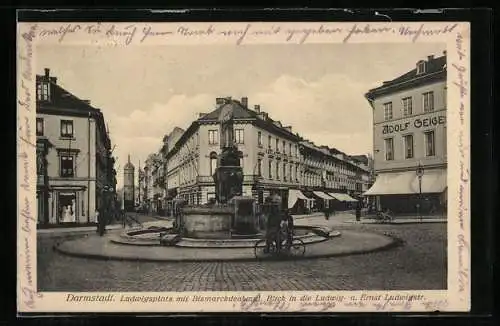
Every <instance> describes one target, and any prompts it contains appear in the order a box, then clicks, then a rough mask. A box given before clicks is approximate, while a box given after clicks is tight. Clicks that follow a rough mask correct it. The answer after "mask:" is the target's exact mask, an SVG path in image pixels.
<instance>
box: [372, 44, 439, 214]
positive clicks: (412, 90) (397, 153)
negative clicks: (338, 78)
mask: <svg viewBox="0 0 500 326" xmlns="http://www.w3.org/2000/svg"><path fill="white" fill-rule="evenodd" d="M446 80H447V78H446V52H444V53H443V56H440V57H437V58H435V57H434V56H433V55H430V56H428V57H427V59H426V60H420V61H418V62H417V63H416V66H415V68H414V69H412V70H410V71H409V72H407V73H405V74H403V75H401V76H399V77H397V78H395V79H393V80H390V81H386V82H384V83H383V84H382V85H381V86H380V87H377V88H374V89H371V90H370V91H369V92H368V93H367V94H366V98H367V100H368V102H369V103H370V105H371V107H372V109H373V150H374V172H375V176H376V179H375V183H374V185H373V186H372V187H371V188H370V189H369V190H368V191H367V192H365V195H366V196H374V197H375V198H376V200H375V202H376V205H377V209H379V210H380V209H386V208H388V209H390V210H391V211H393V212H394V213H415V212H418V211H420V212H421V213H424V214H432V213H444V212H446V206H447V192H446V189H447V180H446V178H447V145H446V141H447V136H446V133H447V129H446V112H447V111H446V109H447V108H446ZM419 167H421V169H420V170H421V171H422V173H423V174H421V178H420V181H421V182H420V181H419V177H418V175H417V170H418V169H419Z"/></svg>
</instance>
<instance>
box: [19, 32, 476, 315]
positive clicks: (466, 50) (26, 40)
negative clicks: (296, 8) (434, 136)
mask: <svg viewBox="0 0 500 326" xmlns="http://www.w3.org/2000/svg"><path fill="white" fill-rule="evenodd" d="M113 26H114V27H113ZM112 28H114V30H112ZM110 30H111V32H110ZM192 31H200V32H199V33H195V34H193V33H191V32H192ZM203 31H204V33H203ZM210 31H213V32H210ZM220 31H225V33H219V32H220ZM17 40H18V44H17V71H18V82H17V89H18V94H17V98H18V110H17V124H18V128H17V145H18V149H17V160H18V172H17V186H18V231H17V239H18V262H17V266H18V275H17V290H18V291H17V293H18V296H17V300H18V311H19V312H26V313H28V312H34V313H36V312H242V311H248V312H300V311H302V312H320V311H321V312H367V311H394V312H396V311H397V312H405V311H407V312H424V311H427V312H429V311H453V312H459V311H468V310H470V304H471V303H470V273H471V266H470V247H471V244H470V172H469V171H470V131H469V130H470V112H469V111H470V91H469V89H470V88H469V86H470V82H469V81H470V24H469V23H466V22H411V23H410V22H390V23H372V22H357V23H278V22H276V23H245V22H241V23H19V24H18V38H17ZM404 42H442V43H446V45H447V57H448V59H447V65H448V66H447V71H448V90H447V92H448V94H447V96H448V99H447V106H448V108H447V115H448V117H447V121H448V128H447V132H448V135H447V141H448V154H447V155H448V161H449V162H453V163H452V164H449V165H448V202H449V205H448V289H447V290H443V291H422V290H412V291H290V292H281V291H280V292H278V291H273V292H196V293H195V292H171V293H168V292H162V293H147V292H141V293H139V292H138V293H131V292H130V293H129V292H127V293H110V292H106V293H70V292H43V293H38V292H37V290H36V289H37V285H36V271H37V269H36V252H37V251H36V246H37V235H36V234H37V232H36V216H37V214H36V209H37V201H36V152H35V146H36V145H35V144H36V136H35V133H34V130H35V128H36V127H35V117H36V108H35V69H34V67H36V64H35V63H36V51H35V49H36V45H38V44H42V43H43V44H64V45H77V44H78V45H95V46H116V47H125V46H154V45H158V44H164V45H174V44H189V45H193V46H197V45H198V46H199V45H202V44H228V45H230V44H233V45H234V46H238V45H248V46H251V45H252V44H262V43H268V44H271V43H273V44H274V43H282V44H286V43H288V44H304V46H307V44H310V43H404ZM456 162H458V163H456ZM96 295H102V296H104V297H106V296H108V297H110V298H111V299H109V301H106V300H105V299H104V298H102V300H103V301H93V302H92V301H85V300H91V299H90V296H96ZM194 295H197V296H200V297H204V298H205V297H206V298H207V300H208V301H194V300H193V299H194V297H193V296H194ZM75 296H84V297H82V298H87V299H84V300H83V301H77V300H71V298H75ZM123 296H125V298H128V299H130V300H129V301H120V300H121V299H122V298H123ZM134 296H135V299H131V298H134ZM317 296H322V297H323V299H322V300H318V297H317ZM367 296H369V298H372V300H368V299H366V298H368V297H367ZM244 297H245V298H244ZM186 298H187V299H186ZM210 298H213V299H210ZM252 298H259V300H255V299H252ZM269 298H275V300H269ZM363 298H365V299H363ZM376 298H378V299H377V300H375V299H376ZM133 300H135V301H133ZM155 300H156V301H155Z"/></svg>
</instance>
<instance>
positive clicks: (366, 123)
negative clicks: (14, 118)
mask: <svg viewBox="0 0 500 326" xmlns="http://www.w3.org/2000/svg"><path fill="white" fill-rule="evenodd" d="M65 25H66V29H62V27H61V28H60V29H59V30H58V29H55V28H52V29H51V28H49V27H46V28H45V29H44V27H43V24H40V26H38V27H37V28H38V29H37V32H36V33H34V35H42V36H45V37H49V36H53V37H54V39H55V40H57V39H58V38H59V40H58V41H52V42H38V43H37V42H35V43H34V44H33V45H32V46H33V49H32V51H33V53H34V56H33V59H32V66H31V67H30V68H31V69H32V75H33V76H34V77H35V78H34V80H33V94H32V107H36V119H34V120H35V121H33V125H34V129H35V127H36V139H33V140H34V141H33V142H34V143H36V156H35V155H33V158H34V160H36V166H34V167H33V170H32V171H33V172H34V171H35V169H36V199H35V202H34V206H36V208H35V207H33V212H35V211H36V214H35V213H33V214H34V216H33V218H34V220H36V226H35V225H32V226H31V227H32V228H33V229H36V232H35V233H36V235H34V239H35V240H34V241H35V243H36V249H33V250H31V255H33V256H34V257H33V259H34V262H35V263H34V264H33V266H32V267H33V268H32V270H31V272H32V275H33V279H34V281H33V280H32V281H31V282H32V283H31V284H36V289H35V290H33V291H32V293H31V295H32V296H36V295H35V294H34V293H35V292H36V293H38V299H39V300H43V299H44V296H46V295H48V294H50V293H54V294H56V293H57V294H61V293H62V294H63V296H62V299H61V300H62V301H64V304H68V303H73V306H74V309H79V308H78V306H77V305H76V304H80V305H82V304H85V303H91V302H94V303H100V304H112V303H115V304H117V303H120V302H123V303H137V304H147V303H162V302H165V303H168V302H172V300H177V302H179V301H182V300H179V298H177V299H172V297H169V296H162V295H160V293H166V292H169V293H172V292H173V293H177V294H179V295H182V294H183V293H186V294H187V293H190V295H189V299H188V298H187V297H186V298H185V300H186V301H187V300H189V301H190V303H191V304H192V305H194V307H196V305H198V306H199V305H203V304H205V303H211V304H217V303H219V304H220V303H221V302H223V303H225V304H228V302H229V303H231V304H233V308H234V303H235V302H237V303H238V305H240V303H241V307H239V308H238V309H245V308H244V304H243V303H244V302H245V301H247V302H249V303H248V305H249V307H248V309H250V310H251V307H250V306H252V305H255V306H256V304H255V303H254V301H255V300H261V299H262V300H264V298H261V299H255V297H257V298H260V296H261V295H263V294H262V293H264V292H265V293H270V294H269V295H270V296H269V295H266V296H267V298H266V299H265V300H264V301H266V302H271V303H272V304H284V303H283V302H285V301H288V300H289V301H291V302H292V303H293V301H295V299H294V298H295V297H294V296H293V295H291V296H290V297H289V296H288V295H283V293H292V292H297V293H299V294H301V295H302V294H303V295H304V296H303V297H301V296H299V295H297V297H296V298H298V299H297V300H300V301H307V302H308V303H301V309H308V308H311V309H313V310H314V309H323V310H331V309H334V308H335V307H336V305H338V304H339V303H342V302H343V301H347V300H354V302H353V303H350V304H347V303H346V306H349V307H350V308H354V307H357V308H361V309H362V308H363V307H364V308H365V309H368V308H367V307H366V306H364V305H365V304H369V303H370V302H380V303H379V306H377V307H376V308H377V310H384V309H386V308H388V306H389V305H390V304H389V303H391V302H393V301H394V302H396V301H397V302H400V301H401V302H404V304H403V306H404V305H405V304H408V303H407V302H410V303H411V302H412V301H419V300H420V301H422V300H423V295H422V294H421V293H426V291H431V292H432V291H444V292H443V293H448V292H447V291H449V290H450V284H451V283H450V275H453V277H452V278H454V279H456V277H455V276H454V275H455V274H456V270H455V269H456V268H457V266H456V264H455V263H450V251H449V243H450V233H449V230H450V228H451V227H453V226H450V223H451V224H454V225H455V226H456V225H457V217H456V216H455V215H456V210H449V209H448V199H449V198H450V194H449V191H448V186H449V180H451V179H450V178H453V175H451V174H450V171H449V167H448V157H449V156H450V155H456V153H457V150H456V149H452V150H450V146H452V147H455V148H456V147H457V143H456V141H457V136H456V133H455V132H454V131H453V130H454V129H453V130H452V131H451V132H453V133H451V134H450V130H449V129H448V128H447V127H448V124H449V123H448V122H449V120H450V116H452V117H455V118H454V119H455V120H456V119H457V118H456V117H457V113H456V111H457V110H455V113H451V114H450V112H449V110H448V103H450V100H449V98H450V93H449V90H448V85H450V84H451V82H450V80H449V76H450V74H449V69H450V67H449V65H448V64H447V62H448V61H449V60H448V59H447V58H448V55H449V54H448V53H449V51H450V46H449V44H448V43H447V42H448V41H447V40H446V39H445V38H442V39H441V41H438V40H436V41H433V42H411V41H407V42H394V41H389V42H384V38H383V37H380V41H377V42H361V41H360V42H352V43H345V42H344V43H338V42H337V43H333V42H316V43H314V42H311V43H304V44H298V43H297V42H296V43H294V44H293V43H292V44H285V43H280V42H276V43H271V42H261V43H258V42H257V43H256V44H255V43H254V44H238V45H235V44H233V43H221V42H214V43H210V42H206V43H200V44H192V43H190V44H182V42H177V43H174V44H168V42H159V43H158V44H148V45H144V44H139V43H137V44H135V43H134V41H133V40H131V41H130V44H126V45H116V44H115V45H108V44H101V43H98V42H87V43H84V42H79V41H75V42H74V43H71V42H70V40H71V38H70V36H71V35H70V34H71V33H77V32H78V30H84V27H83V25H82V26H81V27H80V26H79V25H78V26H79V27H78V28H76V26H75V25H73V32H71V27H68V26H67V25H68V24H65ZM110 25H111V24H110ZM164 25H165V26H167V27H168V26H169V24H164ZM113 26H114V25H113ZM247 26H249V25H247ZM113 28H114V27H113ZM248 28H249V27H247V29H248ZM446 28H448V29H449V30H450V31H451V30H452V29H454V28H456V30H454V32H458V30H459V28H458V27H456V26H455V27H446ZM193 29H194V28H193ZM462 29H463V26H462ZM125 30H127V28H125ZM139 30H140V29H139ZM173 30H175V28H174V29H173ZM216 30H217V27H213V33H214V34H215V33H216ZM445 30H446V29H445ZM177 32H179V28H177ZM187 32H189V29H187V28H184V31H183V33H187ZM250 32H251V31H248V33H250ZM28 33H29V32H28ZM124 33H125V32H124ZM143 33H144V32H143ZM206 33H208V34H210V27H209V28H208V29H207V32H206ZM245 33H247V32H245ZM443 34H444V32H443ZM25 35H26V34H25ZM106 35H109V34H106ZM117 35H118V34H117ZM127 35H128V37H129V38H132V37H133V34H122V35H119V36H120V37H127ZM307 35H309V34H307ZM63 36H64V37H65V38H64V40H66V42H61V41H60V39H61V38H62V37H63ZM353 37H354V36H353ZM365 37H366V38H369V37H370V36H368V35H366V36H365ZM422 37H423V36H422ZM450 38H451V39H452V42H454V40H455V39H454V36H453V35H452V36H450ZM129 40H130V39H129ZM127 42H128V41H127V40H125V43H127ZM141 42H142V41H141ZM453 55H454V56H456V54H455V53H454V54H453ZM451 69H452V70H454V72H456V69H455V68H451ZM459 72H463V71H459ZM458 91H459V90H458V88H457V87H453V92H454V93H453V94H455V95H454V96H455V98H456V97H457V96H456V94H458ZM455 101H456V100H455ZM452 103H456V102H452ZM456 107H457V106H456V105H455V106H454V108H456ZM33 117H34V116H33ZM454 123H456V122H454ZM21 129H22V128H21V127H20V130H21ZM450 141H452V142H453V143H450ZM450 144H451V145H450ZM33 152H34V151H33ZM454 157H456V156H454ZM33 163H35V162H33ZM453 169H454V170H456V167H453ZM453 173H455V174H454V175H457V174H456V173H457V172H456V171H455V172H453ZM450 187H451V189H452V191H453V192H455V188H456V186H455V185H453V186H450ZM33 190H34V188H33ZM453 196H456V195H455V193H453ZM33 198H35V191H33ZM450 200H451V201H452V203H455V202H456V200H457V199H456V197H453V198H451V199H450ZM452 205H453V204H452ZM450 212H453V214H455V215H454V216H452V217H451V220H449V214H450ZM21 215H23V214H22V213H21ZM463 218H464V219H467V221H468V216H463ZM21 219H23V217H21ZM22 231H23V229H22V225H21V231H20V232H22ZM455 239H456V237H455V238H453V241H455ZM463 239H464V246H465V239H466V238H463ZM453 246H454V247H456V245H455V244H454V245H453ZM464 246H462V249H463V248H464ZM467 246H468V244H467ZM21 247H22V246H21ZM26 249H28V244H27V242H26ZM453 250H454V251H453V252H452V254H453V255H456V254H455V251H456V248H454V249H453ZM458 250H459V251H460V246H459V249H458ZM21 260H22V259H21ZM454 260H455V258H453V261H454ZM462 263H463V262H462ZM35 266H36V267H35ZM450 268H453V269H452V270H451V271H450ZM450 273H452V274H450ZM455 282H456V281H453V289H455V288H456V286H455ZM459 282H460V280H459ZM462 285H463V284H462ZM459 286H460V285H459ZM464 286H465V285H464ZM333 291H341V292H333ZM350 291H356V293H357V294H359V295H356V298H355V299H354V296H349V292H350ZM371 291H375V292H371ZM391 291H393V292H391ZM415 291H416V292H415ZM454 291H455V290H454ZM148 292H153V293H155V295H151V296H141V295H138V294H140V293H148ZM272 292H274V293H275V294H274V295H273V293H272ZM211 293H218V294H219V295H223V296H222V298H221V297H214V296H213V295H212V294H211ZM339 293H340V294H339ZM353 293H354V292H353ZM308 296H310V297H311V298H310V299H307V297H308ZM246 297H248V298H252V299H245V298H246ZM285 297H286V298H288V299H285ZM303 298H304V300H302V299H303ZM45 300H47V299H45ZM309 301H311V302H309ZM317 302H320V303H321V307H319V308H318V307H317V306H318V305H319V304H318V303H317ZM429 302H431V301H428V307H427V308H429V307H434V306H433V304H436V303H435V301H433V303H432V302H431V303H432V304H431V303H429ZM289 305H290V303H288V305H287V306H286V307H289ZM424 305H425V303H424ZM396 306H397V305H392V310H394V309H398V308H397V307H396ZM262 307H263V308H262V309H264V310H265V309H266V307H264V305H262ZM394 307H396V308H394ZM80 308H82V307H81V306H80ZM267 308H269V309H272V308H273V307H272V306H269V304H268V306H267ZM281 308H283V307H281ZM407 308H408V309H411V308H410V307H407ZM82 309H84V308H82ZM106 309H107V308H106ZM172 309H173V310H175V306H174V307H172V308H171V310H172ZM194 309H196V308H194ZM401 309H404V307H402V308H401ZM429 309H431V308H429ZM84 310H85V309H84Z"/></svg>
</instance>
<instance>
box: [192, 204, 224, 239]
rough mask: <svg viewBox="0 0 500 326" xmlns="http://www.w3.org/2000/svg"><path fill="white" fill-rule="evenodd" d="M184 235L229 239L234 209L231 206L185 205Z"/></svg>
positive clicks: (198, 237)
mask: <svg viewBox="0 0 500 326" xmlns="http://www.w3.org/2000/svg"><path fill="white" fill-rule="evenodd" d="M182 214H183V216H182V218H183V221H184V230H185V232H186V233H185V236H186V237H189V238H194V239H230V238H231V226H232V224H233V216H234V211H233V209H232V208H231V207H224V206H213V207H185V208H184V209H183V210H182Z"/></svg>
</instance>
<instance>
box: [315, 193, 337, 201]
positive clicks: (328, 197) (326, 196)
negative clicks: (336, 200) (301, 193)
mask: <svg viewBox="0 0 500 326" xmlns="http://www.w3.org/2000/svg"><path fill="white" fill-rule="evenodd" d="M313 194H315V195H316V196H318V197H319V198H322V199H326V200H331V199H333V198H332V197H330V196H328V195H327V194H325V193H324V192H322V191H313Z"/></svg>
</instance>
